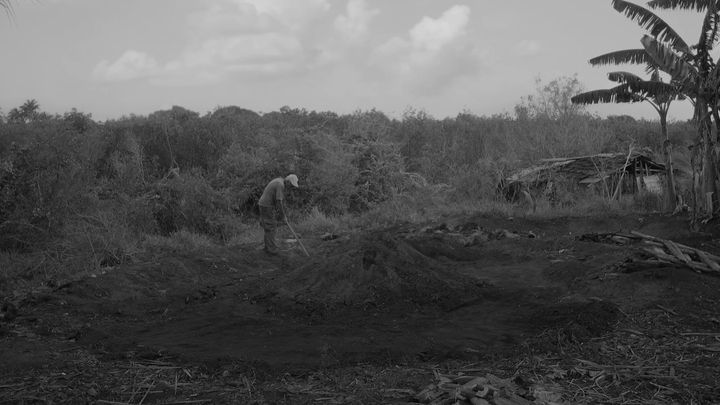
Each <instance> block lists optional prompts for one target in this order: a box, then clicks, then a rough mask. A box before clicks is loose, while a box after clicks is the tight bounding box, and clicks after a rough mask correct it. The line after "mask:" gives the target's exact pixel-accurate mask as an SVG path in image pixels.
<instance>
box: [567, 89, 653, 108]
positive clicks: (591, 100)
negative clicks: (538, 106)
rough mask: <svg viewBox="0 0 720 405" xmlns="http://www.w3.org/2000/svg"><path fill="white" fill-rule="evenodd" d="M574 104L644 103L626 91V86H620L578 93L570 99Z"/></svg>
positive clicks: (636, 95)
mask: <svg viewBox="0 0 720 405" xmlns="http://www.w3.org/2000/svg"><path fill="white" fill-rule="evenodd" d="M570 101H572V102H573V103H574V104H601V103H636V102H640V101H645V98H644V97H643V96H641V95H638V94H633V93H630V92H629V91H627V86H625V85H620V86H617V87H613V88H611V89H602V90H593V91H587V92H585V93H580V94H578V95H576V96H574V97H572V98H571V99H570Z"/></svg>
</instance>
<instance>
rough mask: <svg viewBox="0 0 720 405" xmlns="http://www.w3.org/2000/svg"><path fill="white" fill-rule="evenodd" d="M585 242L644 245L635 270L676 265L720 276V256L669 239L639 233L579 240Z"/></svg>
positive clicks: (634, 264) (595, 236)
mask: <svg viewBox="0 0 720 405" xmlns="http://www.w3.org/2000/svg"><path fill="white" fill-rule="evenodd" d="M579 239H580V240H583V241H592V242H601V243H611V244H616V245H628V244H634V243H640V244H641V247H640V249H641V250H642V252H643V253H644V256H645V257H643V258H642V259H640V260H633V261H632V268H633V269H635V270H641V269H643V268H657V267H662V266H663V265H668V264H673V265H680V266H685V267H688V268H690V269H692V270H694V271H696V272H698V273H704V274H710V275H714V276H720V256H717V255H714V254H712V253H710V252H706V251H704V250H700V249H697V248H694V247H690V246H686V245H683V244H681V243H677V242H673V241H671V240H668V239H662V238H658V237H656V236H651V235H646V234H643V233H640V232H637V231H632V232H630V233H629V234H625V233H615V232H612V233H595V234H586V235H583V236H581V237H580V238H579Z"/></svg>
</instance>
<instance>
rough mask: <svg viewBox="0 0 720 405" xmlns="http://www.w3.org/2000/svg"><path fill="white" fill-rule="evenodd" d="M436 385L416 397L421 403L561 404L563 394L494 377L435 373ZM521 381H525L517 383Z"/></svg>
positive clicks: (463, 404)
mask: <svg viewBox="0 0 720 405" xmlns="http://www.w3.org/2000/svg"><path fill="white" fill-rule="evenodd" d="M434 374H435V380H436V382H435V383H433V384H430V385H428V386H427V387H426V388H425V389H424V390H422V391H421V392H420V393H418V394H416V395H415V398H416V399H417V400H418V401H420V402H421V403H423V404H431V405H436V404H458V405H467V404H470V405H526V404H562V403H563V402H562V394H561V393H560V392H559V391H558V389H557V388H555V389H553V388H551V387H550V386H549V385H533V386H530V387H523V386H521V384H517V383H515V382H513V381H511V380H507V379H502V378H499V377H497V376H495V375H493V374H486V375H485V376H484V377H480V376H472V375H466V374H463V373H460V374H458V375H447V374H441V373H439V372H438V371H435V372H434ZM519 382H521V383H522V382H524V381H519Z"/></svg>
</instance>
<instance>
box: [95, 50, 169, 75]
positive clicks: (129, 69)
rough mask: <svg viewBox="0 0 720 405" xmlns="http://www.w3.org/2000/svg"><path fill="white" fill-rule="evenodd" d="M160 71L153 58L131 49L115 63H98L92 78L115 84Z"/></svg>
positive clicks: (104, 61)
mask: <svg viewBox="0 0 720 405" xmlns="http://www.w3.org/2000/svg"><path fill="white" fill-rule="evenodd" d="M158 71H159V66H158V63H157V61H156V60H155V59H154V58H153V57H152V56H150V55H148V54H146V53H143V52H139V51H135V50H132V49H131V50H128V51H125V53H123V54H122V55H121V56H120V57H119V58H118V59H117V60H116V61H115V62H112V63H111V62H108V61H107V60H103V61H101V62H100V63H98V64H97V66H95V69H93V72H92V76H93V77H94V78H95V79H98V80H101V81H109V82H115V81H124V80H133V79H138V78H143V77H148V76H152V75H153V74H155V73H157V72H158Z"/></svg>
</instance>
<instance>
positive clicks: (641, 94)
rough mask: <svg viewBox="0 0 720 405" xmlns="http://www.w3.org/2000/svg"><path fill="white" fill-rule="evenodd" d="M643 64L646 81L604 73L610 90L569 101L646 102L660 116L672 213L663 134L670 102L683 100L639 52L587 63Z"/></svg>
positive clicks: (670, 174) (672, 187) (672, 184)
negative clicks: (648, 76)
mask: <svg viewBox="0 0 720 405" xmlns="http://www.w3.org/2000/svg"><path fill="white" fill-rule="evenodd" d="M611 62H615V63H618V64H619V63H647V64H648V69H649V70H650V71H651V72H652V73H651V76H650V80H644V79H642V78H641V77H640V76H637V75H635V74H633V73H629V72H611V73H608V79H610V80H611V81H613V82H616V83H619V85H617V86H615V87H612V88H610V89H602V90H593V91H588V92H585V93H581V94H578V95H576V96H575V97H573V98H572V99H571V100H572V102H573V103H576V104H598V103H636V102H643V101H645V102H648V103H649V104H650V105H651V106H652V107H653V108H654V109H655V111H657V113H658V115H659V116H660V129H661V132H662V136H663V138H664V141H663V155H664V158H665V169H666V174H667V187H666V192H665V197H666V208H667V209H669V210H672V209H674V208H675V206H676V205H675V204H676V198H675V197H676V194H675V176H674V173H673V167H672V158H671V155H670V151H669V144H670V139H669V137H668V131H667V115H668V111H669V109H670V104H671V103H672V101H673V100H684V99H685V96H684V95H683V94H682V93H680V92H679V91H678V88H677V87H676V86H675V85H674V84H672V83H666V82H663V81H662V79H661V77H660V72H659V70H658V68H657V67H655V66H653V65H652V64H651V61H650V60H649V55H648V54H647V53H646V52H645V51H644V50H642V49H639V50H625V51H618V52H614V53H611V54H605V55H601V56H599V57H596V58H593V59H591V60H590V63H591V64H595V65H597V64H605V63H611Z"/></svg>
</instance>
